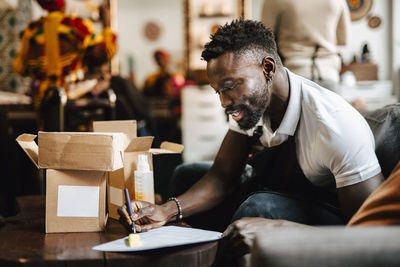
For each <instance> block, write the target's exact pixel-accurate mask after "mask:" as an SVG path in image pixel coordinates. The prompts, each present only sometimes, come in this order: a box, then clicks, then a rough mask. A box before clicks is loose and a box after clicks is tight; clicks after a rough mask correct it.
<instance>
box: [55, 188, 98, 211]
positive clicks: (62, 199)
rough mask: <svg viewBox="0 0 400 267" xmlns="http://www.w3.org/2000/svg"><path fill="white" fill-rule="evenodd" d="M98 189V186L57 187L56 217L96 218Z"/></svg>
mask: <svg viewBox="0 0 400 267" xmlns="http://www.w3.org/2000/svg"><path fill="white" fill-rule="evenodd" d="M99 190H100V188H99V187H98V186H72V185H59V186H58V203H57V216H59V217H98V216H99V201H100V199H99V198H100V193H99V192H100V191H99Z"/></svg>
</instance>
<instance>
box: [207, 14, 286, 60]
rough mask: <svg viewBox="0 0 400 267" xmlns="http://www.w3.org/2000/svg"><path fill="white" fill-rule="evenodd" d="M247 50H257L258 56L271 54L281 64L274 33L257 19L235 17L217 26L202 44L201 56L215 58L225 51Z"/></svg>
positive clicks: (237, 51)
mask: <svg viewBox="0 0 400 267" xmlns="http://www.w3.org/2000/svg"><path fill="white" fill-rule="evenodd" d="M247 50H254V52H258V53H257V54H259V56H261V57H262V58H264V57H265V56H267V55H269V56H271V57H272V58H273V59H274V60H275V62H276V63H277V64H279V65H281V64H282V63H281V60H280V58H279V55H278V51H277V46H276V43H275V37H274V33H273V32H272V30H271V29H270V28H267V27H265V26H264V24H262V23H261V22H259V21H255V20H244V19H237V20H233V21H232V22H230V23H226V24H225V25H224V26H221V27H219V29H218V30H217V32H216V33H215V34H213V35H211V41H210V42H208V43H207V44H206V45H205V46H204V50H203V52H202V53H201V57H202V59H203V60H205V61H207V62H208V61H210V60H211V59H214V58H217V57H219V56H221V55H222V54H224V53H226V52H234V53H239V54H241V53H243V52H245V51H247Z"/></svg>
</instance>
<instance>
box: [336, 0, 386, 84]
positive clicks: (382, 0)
mask: <svg viewBox="0 0 400 267" xmlns="http://www.w3.org/2000/svg"><path fill="white" fill-rule="evenodd" d="M370 14H373V15H377V16H379V17H380V18H381V19H382V23H381V25H380V26H379V27H378V28H376V29H371V28H369V27H368V24H367V23H368V20H367V18H362V19H361V20H359V21H353V22H352V23H351V30H350V36H349V42H348V44H347V45H346V47H345V48H341V49H340V51H341V52H342V55H343V59H344V61H345V62H346V63H349V62H351V60H352V58H353V55H357V57H358V58H359V57H360V55H361V49H362V46H363V44H364V43H368V47H369V49H370V52H371V57H372V61H373V62H375V63H377V64H378V66H379V69H378V77H379V79H380V80H388V79H391V60H390V57H391V2H390V1H389V0H379V1H377V0H375V1H374V4H373V6H372V9H371V11H370Z"/></svg>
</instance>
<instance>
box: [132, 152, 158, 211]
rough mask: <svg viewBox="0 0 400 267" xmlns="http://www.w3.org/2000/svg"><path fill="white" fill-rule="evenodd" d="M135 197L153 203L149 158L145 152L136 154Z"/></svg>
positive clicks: (152, 181)
mask: <svg viewBox="0 0 400 267" xmlns="http://www.w3.org/2000/svg"><path fill="white" fill-rule="evenodd" d="M134 180H135V199H136V200H143V201H147V202H150V203H153V204H154V178H153V171H150V166H149V160H148V157H147V155H146V154H139V155H138V165H137V169H136V170H135V171H134Z"/></svg>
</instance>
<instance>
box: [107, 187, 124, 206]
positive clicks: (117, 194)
mask: <svg viewBox="0 0 400 267" xmlns="http://www.w3.org/2000/svg"><path fill="white" fill-rule="evenodd" d="M122 194H123V193H122V189H119V188H116V187H112V186H110V203H111V204H114V205H117V206H122V205H123V204H124V203H123V198H122Z"/></svg>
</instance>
